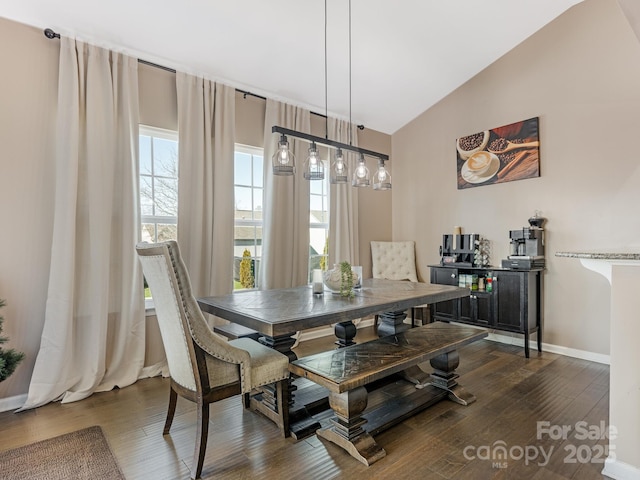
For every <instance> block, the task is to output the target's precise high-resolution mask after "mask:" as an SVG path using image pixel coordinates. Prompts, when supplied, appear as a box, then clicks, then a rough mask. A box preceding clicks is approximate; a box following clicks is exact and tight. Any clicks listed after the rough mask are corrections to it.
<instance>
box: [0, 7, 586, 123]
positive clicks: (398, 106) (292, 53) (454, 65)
mask: <svg viewBox="0 0 640 480" xmlns="http://www.w3.org/2000/svg"><path fill="white" fill-rule="evenodd" d="M581 1H582V0H518V1H513V0H482V1H479V0H400V1H398V0H352V1H351V49H350V48H349V0H326V3H327V16H326V31H327V35H326V43H327V46H326V55H325V20H324V19H325V13H324V12H325V3H324V0H270V1H265V0H234V1H232V0H206V1H205V0H181V1H180V2H177V1H175V0H110V1H109V2H89V1H87V0H57V1H55V2H52V1H51V0H3V2H2V4H1V5H0V17H5V18H8V19H11V20H15V21H18V22H21V23H25V24H28V25H33V26H36V27H39V28H46V27H50V28H52V29H54V30H55V31H56V32H58V33H60V34H62V35H66V36H75V37H77V38H78V39H82V40H85V41H88V42H91V43H96V44H98V45H101V46H105V47H108V48H111V49H114V50H118V51H123V52H126V53H129V54H131V55H134V56H137V57H138V58H142V59H145V60H148V61H151V62H154V63H157V64H160V65H164V66H167V67H170V68H174V69H177V70H183V71H187V72H190V73H194V74H198V75H203V76H205V77H207V78H211V79H213V80H216V81H220V82H223V83H227V84H229V85H232V86H234V87H236V88H240V89H242V90H246V91H249V92H251V93H255V94H258V95H262V96H267V97H269V98H274V99H278V100H282V101H286V102H288V103H292V104H296V105H300V106H303V107H306V108H309V109H310V110H312V111H314V112H317V113H325V112H328V113H329V114H330V115H334V116H338V117H341V118H346V119H351V120H352V121H353V122H354V123H358V124H364V125H365V126H367V127H368V128H372V129H375V130H378V131H381V132H384V133H388V134H392V133H394V132H395V131H396V130H398V129H399V128H400V127H402V126H403V125H405V124H406V123H408V122H409V121H411V120H412V119H414V118H415V117H416V116H418V115H419V114H420V113H422V112H423V111H425V110H427V109H428V108H429V107H431V106H432V105H434V104H435V103H437V102H438V101H439V100H440V99H442V98H443V97H444V96H446V95H447V94H449V93H450V92H452V91H453V90H455V89H456V88H457V87H459V86H460V85H462V84H463V83H464V82H466V81H467V80H469V79H470V78H471V77H473V76H474V75H476V74H477V73H478V72H480V71H481V70H483V69H484V68H485V67H487V66H488V65H489V64H491V63H492V62H494V61H495V60H497V59H498V58H499V57H501V56H502V55H504V54H505V53H507V52H508V51H509V50H511V49H512V48H513V47H515V46H516V45H518V44H519V43H520V42H522V41H523V40H524V39H526V38H527V37H529V36H530V35H532V34H533V33H535V32H536V31H537V30H539V29H540V28H542V27H543V26H544V25H546V24H547V23H549V22H550V21H551V20H553V19H554V18H556V17H557V16H558V15H560V14H562V13H563V12H564V11H566V10H567V9H568V8H570V7H571V6H573V5H575V4H577V3H580V2H581ZM43 41H47V40H46V39H45V38H44V36H43ZM350 50H351V62H350V61H349V51H350ZM325 60H326V66H327V68H326V72H327V81H325ZM325 87H326V94H325ZM325 101H326V104H325Z"/></svg>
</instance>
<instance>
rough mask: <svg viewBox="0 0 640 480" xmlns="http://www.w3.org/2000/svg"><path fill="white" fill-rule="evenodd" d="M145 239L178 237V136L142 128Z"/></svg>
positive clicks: (142, 202) (142, 217)
mask: <svg viewBox="0 0 640 480" xmlns="http://www.w3.org/2000/svg"><path fill="white" fill-rule="evenodd" d="M139 142H140V147H139V148H140V150H139V151H140V209H141V233H142V235H141V238H142V241H146V242H162V241H165V240H176V239H177V236H178V133H177V132H174V131H170V130H162V129H159V128H152V127H147V126H140V137H139Z"/></svg>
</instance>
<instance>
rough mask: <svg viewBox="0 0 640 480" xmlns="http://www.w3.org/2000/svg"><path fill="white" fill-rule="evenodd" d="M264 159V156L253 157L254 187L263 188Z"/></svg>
mask: <svg viewBox="0 0 640 480" xmlns="http://www.w3.org/2000/svg"><path fill="white" fill-rule="evenodd" d="M263 162H264V158H263V157H262V156H258V155H254V156H253V186H254V187H262V180H263V179H262V175H263V164H264V163H263ZM236 183H237V182H236Z"/></svg>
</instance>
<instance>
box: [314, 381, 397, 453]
mask: <svg viewBox="0 0 640 480" xmlns="http://www.w3.org/2000/svg"><path fill="white" fill-rule="evenodd" d="M329 405H331V408H332V409H333V411H334V413H335V414H336V416H335V417H334V418H332V419H331V423H332V425H331V426H330V427H326V428H321V429H320V430H318V431H317V432H316V434H317V435H318V436H319V437H322V438H324V439H326V440H329V441H330V442H333V443H335V444H336V445H338V446H340V447H342V448H344V449H345V450H346V451H347V452H349V453H350V454H351V455H352V456H353V457H355V458H356V459H358V460H359V461H360V462H362V463H364V464H365V465H371V464H372V463H374V462H377V461H378V460H380V459H381V458H384V456H385V455H386V454H387V452H385V451H384V449H383V448H382V447H381V446H380V445H378V444H377V443H376V441H375V440H374V439H373V437H372V436H371V435H369V434H368V433H367V432H366V431H365V430H364V429H363V428H362V427H363V426H364V424H365V423H367V420H365V419H364V418H362V416H361V413H362V412H363V411H364V409H365V408H367V390H366V389H365V388H364V387H357V388H355V389H353V390H350V391H348V392H344V393H333V392H330V393H329Z"/></svg>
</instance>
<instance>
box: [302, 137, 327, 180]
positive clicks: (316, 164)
mask: <svg viewBox="0 0 640 480" xmlns="http://www.w3.org/2000/svg"><path fill="white" fill-rule="evenodd" d="M304 178H306V179H307V180H323V179H324V163H322V160H321V159H320V154H319V153H318V148H317V147H316V144H315V143H312V144H311V147H309V156H308V157H307V160H306V161H305V162H304Z"/></svg>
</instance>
